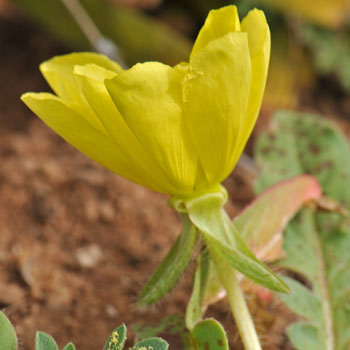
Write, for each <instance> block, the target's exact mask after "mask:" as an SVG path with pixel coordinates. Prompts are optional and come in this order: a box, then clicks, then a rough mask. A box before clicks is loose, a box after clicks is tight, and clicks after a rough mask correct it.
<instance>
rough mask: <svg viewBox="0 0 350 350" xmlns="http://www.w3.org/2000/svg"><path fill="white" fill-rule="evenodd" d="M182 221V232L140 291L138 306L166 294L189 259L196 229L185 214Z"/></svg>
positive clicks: (154, 300) (152, 301) (150, 302)
mask: <svg viewBox="0 0 350 350" xmlns="http://www.w3.org/2000/svg"><path fill="white" fill-rule="evenodd" d="M182 221H183V232H182V233H181V236H180V237H179V238H178V239H177V240H176V242H175V244H174V245H173V246H172V248H171V249H170V251H169V253H168V254H167V256H166V257H165V258H164V260H163V261H162V262H161V264H160V265H159V266H158V268H157V270H156V272H155V273H154V274H153V275H152V276H151V278H150V279H149V281H148V282H147V284H146V286H145V287H144V289H143V291H142V292H141V295H140V297H139V305H140V306H146V305H150V304H152V303H154V302H156V301H157V300H159V299H161V298H162V297H163V296H164V295H165V294H167V293H168V292H169V291H170V290H171V289H172V288H173V287H174V285H175V283H176V282H177V281H178V279H179V278H180V276H181V275H182V273H183V271H184V269H185V268H186V266H187V265H188V263H189V261H190V259H191V256H192V251H193V248H194V244H195V242H196V236H197V235H196V229H195V227H194V226H193V225H192V224H191V222H190V221H189V220H188V219H187V217H186V216H184V215H183V216H182Z"/></svg>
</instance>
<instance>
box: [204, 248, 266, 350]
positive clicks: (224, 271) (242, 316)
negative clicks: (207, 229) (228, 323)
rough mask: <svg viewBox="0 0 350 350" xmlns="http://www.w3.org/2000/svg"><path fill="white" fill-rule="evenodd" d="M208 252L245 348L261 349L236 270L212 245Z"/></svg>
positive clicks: (248, 349) (249, 349) (250, 349)
mask: <svg viewBox="0 0 350 350" xmlns="http://www.w3.org/2000/svg"><path fill="white" fill-rule="evenodd" d="M209 252H210V255H211V258H212V259H213V261H214V264H215V266H216V268H217V271H218V273H219V277H220V280H221V283H222V284H223V286H224V288H225V290H226V293H227V297H228V300H229V303H230V306H231V311H232V314H233V317H234V318H235V321H236V324H237V327H238V330H239V333H240V335H241V338H242V341H243V344H244V347H245V349H246V350H261V345H260V342H259V337H258V334H257V332H256V330H255V326H254V323H253V320H252V317H251V315H250V313H249V310H248V306H247V303H246V301H245V298H244V295H243V291H242V289H241V286H240V285H239V281H238V278H237V272H236V271H235V270H234V269H233V268H232V267H231V266H230V265H228V264H227V263H226V262H225V261H223V260H222V259H221V258H220V257H219V256H218V255H217V253H216V251H215V248H214V247H212V248H210V247H209Z"/></svg>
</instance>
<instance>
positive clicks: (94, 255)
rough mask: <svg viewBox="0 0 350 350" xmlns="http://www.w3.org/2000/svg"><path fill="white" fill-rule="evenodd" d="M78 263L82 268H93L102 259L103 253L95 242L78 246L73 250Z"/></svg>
mask: <svg viewBox="0 0 350 350" xmlns="http://www.w3.org/2000/svg"><path fill="white" fill-rule="evenodd" d="M75 258H76V259H77V262H78V264H79V265H80V266H81V267H83V268H94V267H95V266H97V264H98V263H99V262H100V261H101V260H102V258H103V253H102V250H101V248H100V247H99V246H98V245H97V244H90V245H88V246H86V247H83V248H79V249H78V250H77V251H76V252H75Z"/></svg>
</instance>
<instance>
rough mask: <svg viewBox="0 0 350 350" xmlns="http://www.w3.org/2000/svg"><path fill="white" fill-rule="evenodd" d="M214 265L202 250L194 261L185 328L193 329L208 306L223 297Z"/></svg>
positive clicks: (206, 252)
mask: <svg viewBox="0 0 350 350" xmlns="http://www.w3.org/2000/svg"><path fill="white" fill-rule="evenodd" d="M223 291H224V289H223V287H222V284H221V281H220V278H219V275H218V273H217V271H216V268H215V265H214V263H213V262H212V260H211V259H210V256H209V253H208V250H204V251H203V252H202V253H201V254H200V255H199V257H198V258H197V261H196V266H195V271H194V281H193V286H192V294H191V298H190V301H189V303H188V304H187V308H186V327H187V328H188V329H190V330H191V329H193V327H194V326H195V325H196V323H197V322H199V321H201V320H202V316H203V315H204V313H205V311H206V309H207V307H208V305H209V304H211V303H214V302H215V301H217V300H219V299H220V297H221V296H224V295H225V292H223Z"/></svg>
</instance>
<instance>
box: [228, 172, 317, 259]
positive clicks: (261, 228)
mask: <svg viewBox="0 0 350 350" xmlns="http://www.w3.org/2000/svg"><path fill="white" fill-rule="evenodd" d="M320 197H321V188H320V185H319V183H318V181H317V179H316V178H315V177H313V176H310V175H300V176H295V177H293V178H291V179H288V180H285V181H282V182H280V183H278V184H276V185H274V186H272V187H270V188H269V189H267V190H266V191H264V192H263V193H262V194H260V195H259V196H258V197H257V198H256V199H255V200H254V201H253V202H252V203H251V204H250V205H248V206H247V207H246V208H245V209H244V210H243V211H242V213H241V214H240V215H239V216H238V217H236V218H235V219H234V221H233V223H234V225H235V226H236V228H237V230H238V232H239V233H240V234H241V235H242V237H243V239H244V240H245V241H246V242H248V244H249V246H250V248H251V249H252V251H253V252H254V253H255V254H256V255H257V257H258V258H260V259H262V260H264V261H267V262H271V261H274V260H277V259H280V258H282V257H283V256H284V253H283V249H282V231H283V229H284V227H285V226H286V224H287V223H288V222H289V220H290V219H291V218H292V217H293V216H294V215H295V214H296V212H297V211H298V210H299V209H300V208H301V207H302V206H303V205H304V204H305V203H306V202H308V201H311V200H315V199H318V198H320Z"/></svg>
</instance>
